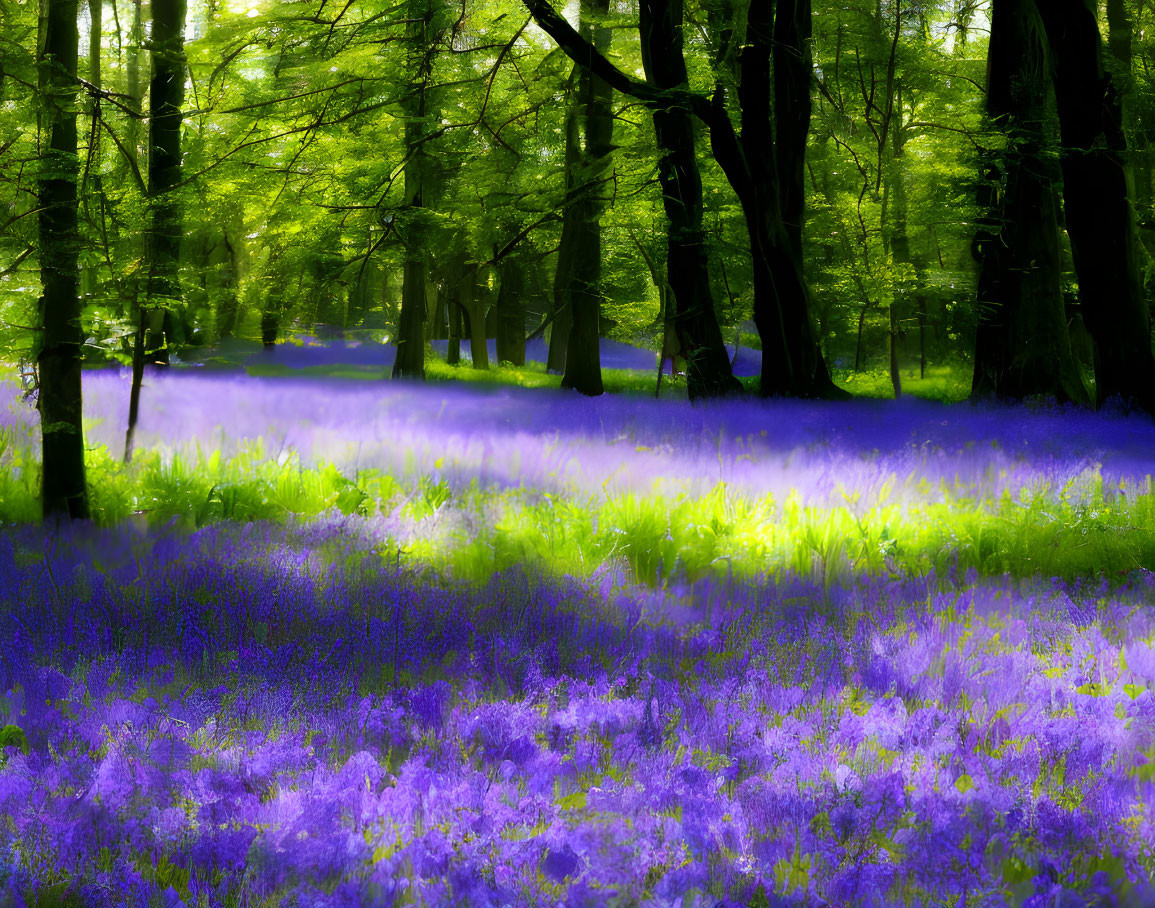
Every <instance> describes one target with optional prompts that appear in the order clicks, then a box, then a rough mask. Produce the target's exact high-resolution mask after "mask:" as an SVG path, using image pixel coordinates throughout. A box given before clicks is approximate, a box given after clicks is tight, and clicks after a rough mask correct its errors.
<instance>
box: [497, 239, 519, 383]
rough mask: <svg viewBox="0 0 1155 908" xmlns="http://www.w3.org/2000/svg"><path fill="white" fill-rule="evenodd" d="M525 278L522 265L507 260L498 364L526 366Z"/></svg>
mask: <svg viewBox="0 0 1155 908" xmlns="http://www.w3.org/2000/svg"><path fill="white" fill-rule="evenodd" d="M524 293H525V276H524V274H523V273H522V269H521V263H520V262H519V261H518V260H517V259H516V258H514V257H507V258H506V259H505V260H504V261H502V263H501V286H500V289H499V290H498V292H497V361H498V362H499V363H511V364H512V365H514V366H524V365H525V309H524V308H523V305H522V297H523V295H524Z"/></svg>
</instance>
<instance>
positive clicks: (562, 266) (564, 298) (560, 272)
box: [546, 66, 583, 375]
mask: <svg viewBox="0 0 1155 908" xmlns="http://www.w3.org/2000/svg"><path fill="white" fill-rule="evenodd" d="M578 73H579V69H578V67H576V66H575V67H574V73H573V76H572V77H571V79H570V81H571V84H572V83H573V82H575V81H578ZM580 105H581V95H580V93H574V95H573V98H572V99H571V101H570V105H569V110H568V111H567V112H566V118H565V183H566V185H565V189H566V206H565V210H564V211H563V212H562V223H561V242H560V244H559V245H558V250H557V267H556V269H555V270H554V279H553V312H554V315H553V323H552V325H551V326H550V330H549V353H548V355H547V357H546V370H547V371H549V372H553V373H557V374H559V375H560V374H561V373H563V372H565V353H566V346H567V345H568V344H569V333H570V330H571V329H572V327H573V310H572V309H571V308H570V302H571V301H570V290H571V289H572V286H573V267H574V255H575V252H576V246H577V240H578V237H579V235H580V227H579V225H578V219H579V218H580V217H582V214H583V212H582V210H581V208H580V207H579V206H578V205H576V204H575V202H576V200H577V197H578V191H579V184H578V170H579V168H580V165H581V160H582V147H581V127H580V124H579V119H580V117H579V113H580V112H579V108H580Z"/></svg>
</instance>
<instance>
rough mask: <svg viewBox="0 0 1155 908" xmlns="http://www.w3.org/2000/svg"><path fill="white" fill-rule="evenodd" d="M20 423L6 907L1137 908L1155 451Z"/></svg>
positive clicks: (377, 417)
mask: <svg viewBox="0 0 1155 908" xmlns="http://www.w3.org/2000/svg"><path fill="white" fill-rule="evenodd" d="M18 397H19V395H18V391H17V389H15V388H14V386H11V385H0V521H2V522H3V528H2V529H0V602H2V603H4V609H3V610H0V612H2V613H0V633H2V634H3V643H4V646H2V647H0V726H2V727H3V731H0V735H2V736H3V737H2V739H0V740H2V742H3V746H2V749H0V754H2V756H0V764H2V765H0V903H3V904H9V903H12V904H22V903H23V904H29V905H31V904H37V903H39V904H42V905H43V904H77V905H79V904H91V903H100V904H136V905H180V904H185V905H190V906H191V905H237V906H239V905H257V904H268V905H368V904H373V905H378V904H380V905H390V904H397V905H402V904H412V905H446V906H448V905H494V906H497V905H519V904H520V905H526V906H533V905H543V904H550V905H555V904H564V905H589V906H602V905H616V906H626V905H647V906H649V905H652V906H667V905H669V906H674V905H678V906H702V908H713V906H716V905H718V904H722V905H724V906H738V905H743V906H749V905H774V904H798V905H803V904H805V905H811V904H832V905H873V904H912V905H913V904H917V905H940V904H965V905H987V904H1016V905H1017V904H1027V903H1029V904H1032V905H1035V904H1039V905H1041V904H1047V905H1053V904H1062V905H1068V904H1070V905H1074V904H1083V903H1097V902H1103V903H1108V904H1110V903H1116V904H1144V903H1151V902H1152V901H1153V900H1155V888H1153V887H1152V874H1153V872H1155V846H1153V844H1152V843H1155V690H1153V687H1155V604H1153V603H1155V573H1152V571H1153V570H1155V488H1153V486H1152V481H1151V478H1150V477H1151V476H1152V475H1153V474H1155V425H1153V424H1152V423H1151V422H1150V421H1149V420H1147V419H1140V418H1136V417H1132V416H1129V415H1126V414H1122V413H1087V412H1082V411H1075V410H1070V409H1060V408H1049V407H1042V406H1040V407H1034V408H1026V407H1002V406H971V405H945V404H937V403H929V402H925V401H917V400H903V401H897V402H894V401H850V402H840V403H833V404H812V403H801V402H796V401H774V402H761V401H740V402H737V401H736V402H727V403H723V404H715V405H709V406H694V407H692V406H690V405H689V404H687V403H686V402H684V401H678V400H664V399H663V400H656V401H655V400H652V399H645V398H644V397H641V396H630V395H621V396H607V397H604V398H600V399H592V400H590V399H585V398H581V397H579V396H576V395H570V394H563V393H560V392H556V391H549V390H542V389H526V388H519V387H513V386H509V387H500V386H493V385H475V384H464V383H460V384H454V383H439V384H431V385H413V384H410V383H381V384H376V383H374V384H370V383H367V382H348V381H338V380H335V379H319V378H307V377H297V378H285V377H277V378H271V377H257V376H251V375H244V374H238V373H237V372H236V371H226V372H212V371H210V370H207V369H205V370H189V371H185V372H175V371H174V372H173V373H172V374H169V375H165V376H155V377H154V376H150V377H149V378H148V380H147V382H146V386H145V390H144V396H143V407H142V417H141V424H140V428H139V433H138V440H137V444H138V451H139V454H138V456H137V457H136V458H135V459H134V462H133V463H132V464H131V465H129V466H125V465H124V464H122V463H121V462H120V454H121V450H122V445H123V438H124V428H125V426H124V412H125V410H126V409H127V408H126V405H125V401H126V399H127V378H126V376H125V375H124V374H123V373H117V372H114V371H111V370H107V371H99V372H91V373H88V374H86V376H85V397H86V409H87V412H88V413H89V414H90V420H89V425H88V427H87V438H88V442H89V444H90V445H91V449H90V451H89V479H90V483H91V486H92V494H93V507H94V512H95V515H96V519H95V521H94V524H93V525H91V526H83V527H68V528H64V529H62V530H60V531H59V532H58V533H55V534H52V533H48V532H46V531H45V530H43V529H41V528H39V527H37V526H35V524H34V523H33V518H34V516H35V509H36V490H37V488H38V481H39V480H38V466H37V463H36V456H37V455H36V451H37V447H38V445H37V431H38V430H37V428H36V425H37V419H36V413H35V411H34V410H32V409H31V408H30V407H29V406H28V405H27V404H26V403H24V402H21V401H20V400H19V399H18Z"/></svg>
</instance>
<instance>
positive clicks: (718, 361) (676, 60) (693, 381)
mask: <svg viewBox="0 0 1155 908" xmlns="http://www.w3.org/2000/svg"><path fill="white" fill-rule="evenodd" d="M638 32H639V34H640V36H641V39H642V65H643V66H644V67H645V72H646V79H647V81H648V82H649V83H650V84H651V85H653V86H654V87H655V88H660V89H671V88H682V89H684V88H687V87H688V82H689V79H688V76H687V74H686V63H685V59H684V57H683V54H682V0H641V4H640V18H639V21H638ZM653 117H654V132H655V134H656V136H657V141H658V146H659V148H661V149H662V159H661V161H660V163H659V165H658V179H659V181H660V182H661V186H662V202H663V205H664V206H665V210H666V220H667V225H666V227H667V259H666V280H667V281H668V282H669V287H670V291H671V293H672V295H673V298H674V299H673V303H674V313H673V314H674V318H673V322H674V328H675V331H676V332H677V336H678V344H679V346H680V348H681V350H682V351H683V352H684V354H685V357H686V361H687V364H686V379H687V385H688V392H689V396H690V399H691V400H696V399H699V398H704V397H717V396H721V395H724V394H731V393H734V392H736V391H740V390H741V387H742V386H741V384H740V383H739V382H738V381H737V379H735V378H734V375H733V372H732V370H731V366H730V359H729V357H728V356H727V355H726V347H725V344H724V342H723V340H722V332H721V330H720V329H719V327H718V317H717V314H716V312H715V309H714V295H713V290H712V288H711V286H710V269H709V257H708V254H707V248H706V242H705V235H704V231H703V229H702V178H701V175H700V174H699V172H698V160H697V151H696V148H695V141H694V121H693V118H692V116H691V114H690V112H689V111H688V110H686V109H685V108H684V107H670V108H666V109H659V110H655V111H654V114H653ZM664 347H665V344H664V343H663V352H664ZM659 372H660V366H659Z"/></svg>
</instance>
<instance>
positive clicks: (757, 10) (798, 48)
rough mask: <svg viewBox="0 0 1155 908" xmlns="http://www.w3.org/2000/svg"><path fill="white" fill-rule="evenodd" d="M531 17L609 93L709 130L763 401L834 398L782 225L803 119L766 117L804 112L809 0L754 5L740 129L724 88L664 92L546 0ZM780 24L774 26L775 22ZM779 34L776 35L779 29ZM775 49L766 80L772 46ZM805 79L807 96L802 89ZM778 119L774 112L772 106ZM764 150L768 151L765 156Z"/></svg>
mask: <svg viewBox="0 0 1155 908" xmlns="http://www.w3.org/2000/svg"><path fill="white" fill-rule="evenodd" d="M523 2H524V4H525V6H526V8H527V9H529V11H530V12H531V13H532V15H533V17H534V20H535V21H536V22H537V23H538V25H539V26H540V27H541V28H542V30H544V31H545V32H546V33H547V34H548V35H549V36H550V37H551V38H553V39H554V40H555V41H556V42H557V43H558V45H559V46H560V47H561V48H562V50H564V51H565V53H566V54H567V55H568V56H569V57H570V58H571V59H572V60H574V62H576V63H578V64H580V65H581V66H583V67H585V68H588V69H589V70H590V71H591V72H592V73H594V74H595V75H598V76H600V77H601V78H603V79H604V80H605V81H606V82H607V83H608V84H609V85H610V86H611V87H612V88H614V89H616V90H617V91H620V92H622V93H623V94H627V95H630V96H631V97H634V98H638V99H639V100H641V101H643V102H645V103H646V104H648V105H650V106H651V107H653V108H655V109H659V110H668V109H670V108H672V107H684V108H686V109H688V110H690V111H692V112H693V113H694V115H695V116H696V117H697V118H698V119H699V120H701V121H702V122H703V123H704V124H705V125H706V126H707V127H708V129H709V130H710V143H711V148H712V149H713V152H714V157H715V159H716V160H717V162H718V164H719V166H720V167H721V168H722V170H723V172H724V173H725V174H726V178H727V180H728V181H729V183H730V185H731V187H733V189H734V192H735V194H736V195H737V196H738V200H739V202H740V204H741V206H742V210H743V214H744V216H745V220H746V227H747V229H748V231H749V236H750V252H751V259H752V262H753V268H754V321H755V324H756V325H757V326H758V331H759V334H760V335H761V336H762V350H763V354H762V359H763V362H762V380H761V391H762V393H763V394H764V395H771V394H791V395H794V396H799V397H832V396H840V395H842V394H843V393H844V392H841V391H840V389H838V388H837V387H836V386H835V385H834V383H833V382H832V381H831V379H830V373H829V372H828V370H827V368H826V362H825V359H824V358H823V355H822V351H821V349H820V347H819V345H818V338H817V336H816V332H815V331H814V326H813V324H812V322H811V312H810V298H809V291H808V288H807V286H806V280H805V277H804V275H803V270H802V261H801V257H800V254H799V249H798V244H797V243H795V242H794V241H793V240H792V236H793V232H792V231H794V230H795V226H791V227H788V225H787V223H786V221H785V219H784V213H785V214H787V215H789V214H790V212H791V211H792V209H791V207H790V206H791V205H792V204H796V202H795V199H794V196H793V195H792V194H791V193H793V191H794V189H793V188H790V187H794V186H796V185H798V184H799V181H800V177H799V174H800V173H801V172H802V168H803V167H804V164H805V160H804V158H805V140H806V130H804V129H801V128H799V124H800V123H801V122H802V121H803V120H805V122H806V123H808V122H809V114H808V113H807V114H806V116H805V117H801V118H799V117H786V118H784V121H783V122H782V123H781V124H780V125H779V127H778V128H777V130H776V129H775V127H774V125H773V121H772V119H771V116H770V110H771V103H772V100H777V102H778V104H779V105H782V104H784V103H785V104H786V105H787V106H789V105H801V107H802V109H803V110H804V111H807V112H808V111H809V105H810V90H809V76H807V77H806V78H805V79H801V78H799V76H798V72H799V71H805V72H809V68H808V63H807V61H808V59H809V57H808V53H807V50H806V48H807V46H808V41H809V15H810V3H809V0H784V2H781V3H780V4H779V5H778V9H777V13H776V16H775V15H771V13H770V10H769V6H768V4H765V3H751V4H750V6H749V9H748V12H747V17H746V43H745V45H744V47H743V49H742V52H741V54H740V56H739V64H738V69H739V84H738V91H737V95H738V106H739V121H740V129H735V127H734V124H733V123H732V122H731V121H730V117H729V114H728V112H727V110H726V98H725V89H724V86H723V85H722V84H721V83H719V85H718V86H717V87H716V89H715V91H714V94H713V97H712V98H707V97H705V96H704V95H700V94H697V93H695V92H691V91H684V90H680V89H662V88H657V87H655V86H652V85H650V84H648V83H646V82H641V81H639V80H637V79H634V78H631V77H630V76H628V75H626V74H625V73H623V72H622V71H621V70H620V69H618V68H617V67H616V66H614V65H613V64H612V63H610V61H609V60H608V59H606V57H605V55H604V54H602V53H601V52H600V51H599V50H598V49H597V48H596V47H594V46H593V45H592V44H591V43H590V42H589V41H588V40H586V39H585V38H583V37H582V36H581V35H579V34H578V33H577V32H576V31H575V30H574V29H573V28H572V27H571V26H570V25H569V23H568V22H566V21H565V19H564V18H562V17H561V16H559V15H558V13H557V12H556V10H554V9H553V7H552V6H551V5H550V4H549V3H548V2H546V0H523ZM775 23H777V25H775ZM776 29H777V30H776ZM774 47H777V48H778V51H777V54H776V59H775V64H776V65H775V66H774V70H773V73H774V79H775V80H776V81H777V86H776V87H775V88H773V90H772V86H774V84H775V83H773V82H772V79H771V61H772V56H775V55H774V54H772V48H774ZM803 83H805V85H806V90H805V92H804V93H800V86H801V85H802V84H803ZM779 114H781V110H779ZM768 149H769V152H768Z"/></svg>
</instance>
